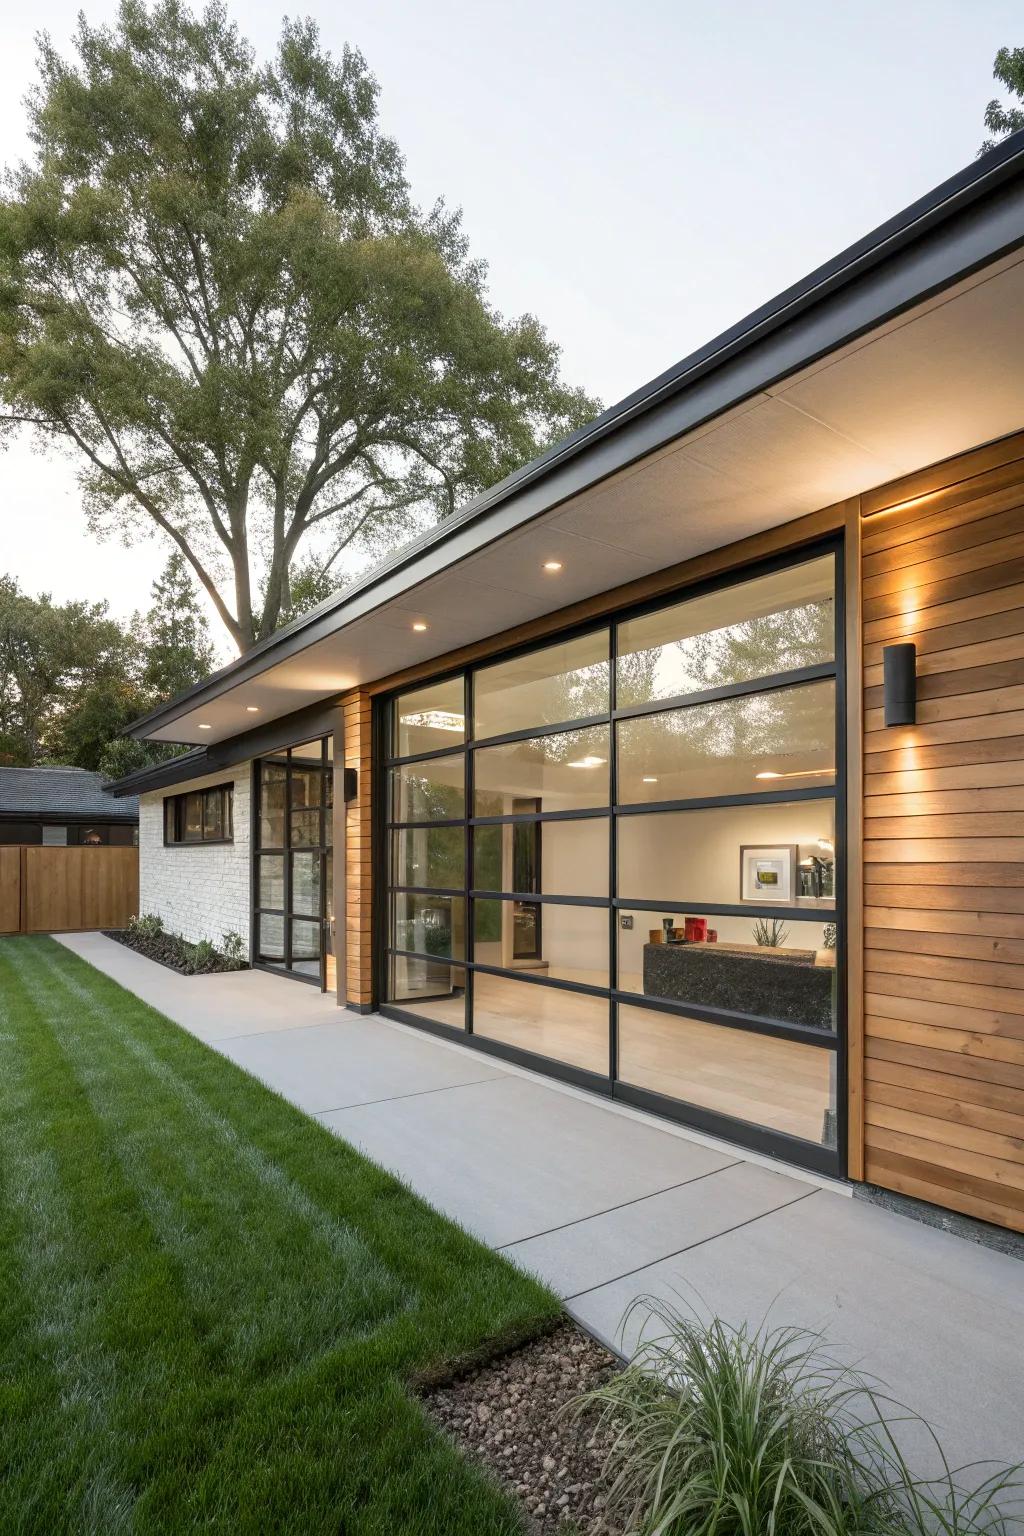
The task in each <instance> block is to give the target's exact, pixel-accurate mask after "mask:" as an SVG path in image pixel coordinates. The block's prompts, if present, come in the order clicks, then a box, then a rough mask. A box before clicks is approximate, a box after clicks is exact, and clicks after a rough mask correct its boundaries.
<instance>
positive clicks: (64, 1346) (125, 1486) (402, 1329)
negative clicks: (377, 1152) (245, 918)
mask: <svg viewBox="0 0 1024 1536" xmlns="http://www.w3.org/2000/svg"><path fill="white" fill-rule="evenodd" d="M195 985H196V986H197V987H201V986H202V985H203V982H202V981H201V980H198V981H197V982H196V983H195ZM557 1314H558V1303H557V1301H556V1300H555V1298H554V1297H553V1296H551V1295H550V1294H549V1293H548V1292H547V1291H545V1290H544V1289H543V1288H542V1287H541V1286H539V1285H536V1284H534V1283H533V1282H531V1281H530V1280H528V1279H526V1278H525V1277H524V1276H522V1275H521V1274H519V1273H518V1271H516V1270H515V1269H513V1268H512V1267H511V1265H509V1264H507V1263H506V1262H504V1261H503V1260H502V1259H501V1258H499V1257H498V1256H497V1255H495V1254H492V1253H491V1252H490V1251H489V1250H487V1249H486V1248H484V1247H483V1246H481V1245H480V1244H478V1243H476V1242H475V1241H473V1240H472V1239H471V1238H469V1237H467V1236H466V1235H465V1234H464V1233H462V1232H461V1231H459V1229H458V1228H457V1227H455V1226H453V1225H452V1224H451V1223H449V1222H447V1221H446V1220H444V1219H443V1218H442V1217H441V1216H439V1215H437V1214H436V1212H434V1211H432V1210H430V1209H429V1207H427V1206H426V1205H424V1204H423V1203H422V1202H421V1201H420V1200H418V1199H417V1198H416V1197H415V1196H413V1195H412V1194H410V1193H409V1191H408V1190H407V1189H406V1188H405V1187H404V1186H403V1185H401V1184H399V1183H398V1182H397V1181H396V1180H395V1179H393V1178H392V1177H391V1176H390V1175H388V1174H386V1173H384V1172H383V1171H382V1170H381V1169H380V1168H378V1167H377V1166H375V1165H374V1164H372V1163H370V1162H367V1161H366V1159H364V1158H363V1157H361V1156H359V1155H358V1154H357V1153H356V1152H354V1151H353V1150H352V1149H351V1148H350V1147H348V1146H346V1145H345V1143H343V1142H341V1141H338V1140H337V1139H336V1138H335V1137H334V1136H332V1135H331V1134H330V1133H329V1132H328V1131H326V1130H325V1129H324V1128H323V1127H322V1126H320V1125H318V1124H317V1123H316V1122H315V1121H313V1120H310V1119H308V1118H307V1117H306V1116H305V1115H303V1114H301V1113H300V1112H299V1111H298V1110H296V1109H294V1108H292V1106H291V1105H289V1104H287V1103H285V1101H284V1100H283V1099H280V1098H278V1097H277V1096H276V1095H275V1094H273V1093H271V1092H270V1091H269V1090H268V1089H266V1088H263V1087H262V1086H261V1085H260V1084H259V1083H257V1082H255V1081H254V1080H253V1079H252V1078H250V1077H247V1076H246V1075H245V1073H243V1072H242V1071H241V1070H240V1069H238V1068H236V1067H235V1066H233V1065H232V1064H231V1063H230V1062H227V1061H225V1060H224V1059H223V1058H221V1057H220V1056H218V1055H217V1054H216V1053H215V1052H213V1051H211V1050H209V1049H207V1048H206V1047H205V1046H203V1045H201V1044H200V1043H199V1042H197V1041H196V1040H193V1039H192V1038H191V1037H190V1036H188V1035H186V1034H185V1033H184V1032H183V1031H182V1030H180V1029H178V1028H177V1027H176V1026H175V1025H173V1024H171V1023H170V1022H169V1021H168V1020H167V1019H165V1018H163V1017H162V1016H161V1015H160V1014H159V1013H157V1012H155V1011H154V1010H153V1009H151V1008H149V1007H147V1006H146V1005H145V1004H143V1003H141V1002H139V1001H138V999H136V998H135V997H133V996H132V995H131V994H130V993H128V992H125V991H124V990H123V989H122V988H121V987H119V986H117V985H116V983H114V982H112V981H110V980H108V979H107V978H106V977H104V976H102V975H100V974H99V973H98V972H97V971H95V970H93V969H92V968H91V967H90V966H88V965H86V964H85V963H84V962H83V961H81V960H79V959H78V958H77V957H76V956H74V955H72V954H70V953H69V952H68V951H67V950H65V949H64V948H63V947H62V946H60V945H58V944H56V943H55V942H54V941H53V940H52V939H48V938H27V937H26V938H12V939H4V940H0V1530H2V1531H3V1532H4V1536H15V1533H17V1536H21V1533H27V1532H33V1533H35V1532H39V1533H46V1536H56V1533H58V1532H74V1533H75V1536H80V1533H84V1532H94V1533H96V1536H114V1533H117V1532H122V1531H123V1532H133V1533H134V1532H161V1533H163V1532H179V1531H203V1532H231V1533H237V1532H249V1531H252V1532H256V1531H258V1532H260V1533H267V1532H279V1531H294V1532H302V1533H304V1536H306V1533H314V1532H315V1533H320V1532H339V1533H341V1532H344V1533H345V1536H349V1533H360V1536H361V1533H368V1532H374V1533H377V1532H380V1533H382V1536H383V1533H385V1532H386V1533H388V1536H398V1533H404V1532H414V1533H416V1536H421V1533H423V1536H429V1533H434V1532H436V1533H438V1536H441V1533H443V1536H459V1533H462V1532H465V1533H469V1532H472V1533H473V1536H486V1533H492V1532H494V1533H499V1532H500V1533H505V1532H509V1533H511V1532H515V1531H518V1530H519V1529H520V1526H519V1523H518V1519H517V1515H516V1513H515V1511H514V1509H513V1508H512V1506H511V1505H509V1504H508V1503H506V1502H505V1500H504V1498H503V1497H502V1495H501V1494H500V1493H499V1492H498V1491H497V1490H496V1489H495V1488H494V1487H493V1486H492V1485H491V1484H489V1483H488V1482H487V1481H485V1479H484V1478H483V1477H482V1476H480V1475H478V1474H477V1473H476V1472H475V1471H473V1470H472V1469H470V1468H469V1467H467V1466H466V1465H464V1464H463V1463H462V1462H461V1461H460V1460H459V1459H458V1457H457V1456H456V1455H455V1454H454V1453H453V1452H452V1451H451V1450H450V1449H449V1447H448V1445H447V1443H446V1442H445V1441H444V1440H443V1439H442V1438H441V1437H440V1436H439V1435H438V1434H437V1433H436V1432H435V1431H434V1430H433V1429H432V1428H431V1427H430V1425H429V1424H428V1422H427V1421H426V1419H425V1418H424V1415H423V1413H422V1412H421V1410H420V1407H419V1405H418V1403H417V1402H416V1399H415V1397H414V1395H412V1394H411V1393H410V1390H409V1386H408V1383H409V1381H410V1379H411V1378H414V1377H415V1376H416V1375H417V1374H419V1373H423V1372H433V1371H434V1370H436V1369H437V1368H439V1367H441V1366H442V1365H443V1364H444V1362H446V1361H451V1360H454V1359H456V1358H460V1357H468V1356H471V1355H473V1354H475V1353H477V1352H484V1353H486V1352H489V1350H490V1348H491V1347H492V1346H494V1345H495V1344H497V1343H499V1342H505V1341H510V1340H515V1339H518V1338H521V1337H526V1336H529V1335H531V1334H534V1333H536V1332H538V1331H539V1330H541V1329H543V1328H544V1327H545V1326H546V1324H547V1323H548V1322H549V1321H550V1320H551V1319H553V1318H554V1317H555V1316H557Z"/></svg>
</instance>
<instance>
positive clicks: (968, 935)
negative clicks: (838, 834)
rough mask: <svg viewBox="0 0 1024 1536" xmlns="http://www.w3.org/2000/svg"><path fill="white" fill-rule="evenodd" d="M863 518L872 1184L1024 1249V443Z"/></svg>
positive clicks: (878, 497) (865, 504) (871, 500)
mask: <svg viewBox="0 0 1024 1536" xmlns="http://www.w3.org/2000/svg"><path fill="white" fill-rule="evenodd" d="M994 459H995V460H1000V459H1001V460H1002V462H994V463H993V462H992V461H993V460H994ZM986 466H989V467H986ZM861 512H862V521H861V528H860V541H861V573H862V585H861V601H862V605H863V656H862V660H863V685H864V693H863V704H864V758H863V786H864V795H863V825H864V844H863V860H864V862H863V875H864V882H863V901H864V949H863V961H864V968H863V977H864V982H863V984H864V1076H863V1118H864V1172H865V1176H866V1178H867V1179H868V1180H869V1181H870V1182H872V1183H875V1184H880V1185H883V1186H885V1187H887V1188H889V1189H894V1190H898V1191H900V1192H901V1193H904V1194H907V1195H913V1196H917V1197H919V1198H920V1199H923V1200H928V1201H932V1202H934V1203H935V1204H938V1205H942V1206H946V1207H949V1208H951V1209H953V1210H956V1211H962V1212H965V1213H967V1214H968V1215H971V1216H976V1217H980V1218H982V1219H984V1220H986V1221H991V1222H997V1223H999V1224H1001V1225H1003V1226H1007V1227H1012V1228H1015V1229H1016V1230H1018V1231H1024V985H1022V983H1024V816H1022V813H1024V436H1020V437H1017V438H1015V439H1011V440H1005V441H1004V443H1002V444H997V445H993V447H992V448H990V449H987V450H980V451H979V453H977V454H972V455H966V456H964V457H963V458H961V459H959V460H955V461H951V462H950V463H949V464H948V465H945V466H938V467H937V468H936V469H934V470H931V471H926V472H924V473H923V474H921V475H919V476H915V477H913V478H912V479H910V480H908V481H905V482H901V483H900V484H898V485H894V486H891V487H888V488H883V489H882V490H880V491H875V492H872V493H870V495H867V496H864V497H862V499H861ZM902 640H912V641H913V642H914V643H915V644H916V646H917V651H918V662H917V671H918V708H917V724H916V725H914V726H906V727H891V728H889V729H888V730H887V729H886V728H885V727H884V725H883V719H882V703H883V700H882V648H883V646H885V645H886V644H888V643H892V642H896V641H902Z"/></svg>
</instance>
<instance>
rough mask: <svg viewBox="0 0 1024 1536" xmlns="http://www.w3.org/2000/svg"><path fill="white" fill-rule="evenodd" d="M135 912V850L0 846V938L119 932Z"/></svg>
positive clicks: (137, 879)
mask: <svg viewBox="0 0 1024 1536" xmlns="http://www.w3.org/2000/svg"><path fill="white" fill-rule="evenodd" d="M138 910H139V850H138V849H137V848H109V847H100V848H84V847H81V848H74V847H72V848H44V847H42V846H41V845H38V844H31V845H30V844H18V845H13V844H12V845H7V846H0V933H68V932H72V931H81V930H86V929H93V928H123V927H124V926H125V924H126V923H127V922H128V919H129V918H130V917H134V916H136V915H137V913H138Z"/></svg>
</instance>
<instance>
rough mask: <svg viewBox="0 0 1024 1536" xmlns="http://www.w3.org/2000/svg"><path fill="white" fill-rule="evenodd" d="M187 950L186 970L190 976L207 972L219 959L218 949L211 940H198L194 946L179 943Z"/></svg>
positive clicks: (181, 941) (182, 941) (182, 942)
mask: <svg viewBox="0 0 1024 1536" xmlns="http://www.w3.org/2000/svg"><path fill="white" fill-rule="evenodd" d="M179 942H180V943H181V944H182V947H183V948H184V950H185V969H186V970H187V971H188V972H189V974H190V975H193V976H194V975H195V974H196V973H197V972H199V971H205V970H208V969H209V968H210V966H211V965H213V964H214V963H215V961H216V959H217V950H216V947H215V946H214V945H213V944H211V943H210V940H209V939H197V940H196V942H195V943H194V944H188V945H186V944H185V943H184V940H180V941H179Z"/></svg>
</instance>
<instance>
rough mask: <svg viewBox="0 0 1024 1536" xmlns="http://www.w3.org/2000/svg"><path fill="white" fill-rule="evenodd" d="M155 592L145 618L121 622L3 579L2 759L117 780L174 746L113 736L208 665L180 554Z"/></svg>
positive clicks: (208, 650) (206, 640) (205, 638)
mask: <svg viewBox="0 0 1024 1536" xmlns="http://www.w3.org/2000/svg"><path fill="white" fill-rule="evenodd" d="M152 598H153V601H152V606H151V607H150V609H149V610H148V612H147V613H146V614H144V615H142V614H135V615H134V616H133V618H132V619H131V620H130V621H129V622H128V623H127V624H121V623H120V622H119V621H118V620H117V619H115V618H112V617H111V615H110V613H109V611H108V608H107V604H106V603H82V602H68V603H55V602H53V600H52V598H51V597H50V596H49V594H47V593H42V594H41V595H40V596H38V597H31V596H29V595H28V594H27V593H25V592H22V591H21V589H20V587H19V585H18V583H17V581H16V580H15V579H14V577H12V576H3V577H0V763H4V764H14V765H28V764H32V763H66V764H68V765H69V766H73V767H78V768H91V769H99V770H100V771H101V772H103V773H106V774H109V775H110V776H111V777H118V776H120V775H121V774H123V773H128V772H130V771H131V770H132V769H134V768H141V767H143V766H144V765H145V764H147V763H149V762H153V761H157V760H159V759H160V758H162V757H167V756H172V755H173V754H174V752H175V751H176V750H178V749H175V748H170V747H165V746H161V745H159V744H158V745H153V744H150V743H145V742H137V741H129V740H126V739H124V738H122V737H121V736H120V734H119V733H120V732H121V731H123V730H124V728H125V726H127V725H129V724H130V723H131V722H132V720H135V719H137V718H138V716H139V715H141V714H145V713H146V711H147V710H149V709H152V708H154V707H155V706H156V705H157V704H159V703H161V702H163V700H165V699H167V698H170V697H171V696H172V695H173V694H175V693H179V692H180V691H181V690H182V689H183V688H187V687H188V686H189V685H190V684H191V683H194V682H198V681H199V680H200V678H202V677H204V676H205V675H206V673H207V672H208V671H209V669H210V666H211V665H212V661H213V652H212V647H211V645H210V637H209V632H208V627H207V623H206V617H205V615H204V613H203V611H202V609H201V607H200V605H199V601H198V596H197V593H196V590H195V586H194V584H193V582H192V580H191V577H190V576H189V574H188V571H187V569H186V567H185V563H184V561H183V560H182V558H181V556H180V555H179V554H176V553H175V554H172V555H171V557H170V559H169V560H168V562H167V565H166V566H165V568H164V571H163V573H162V575H161V576H160V577H159V578H158V580H157V581H156V582H155V583H154V585H153V591H152Z"/></svg>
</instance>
